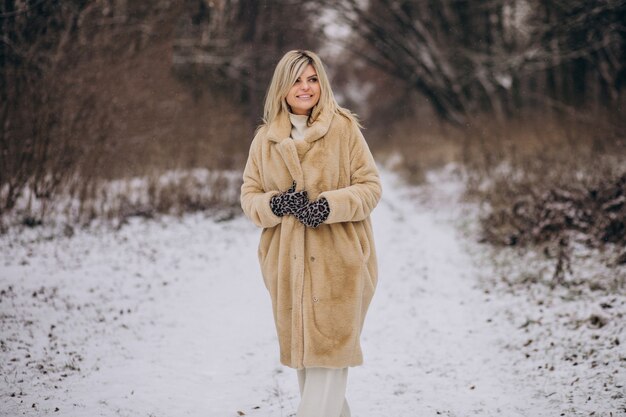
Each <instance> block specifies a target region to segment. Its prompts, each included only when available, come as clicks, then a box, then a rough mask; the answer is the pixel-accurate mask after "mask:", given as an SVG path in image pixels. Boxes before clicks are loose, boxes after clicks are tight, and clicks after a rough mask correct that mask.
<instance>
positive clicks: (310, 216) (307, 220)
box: [295, 197, 330, 228]
mask: <svg viewBox="0 0 626 417" xmlns="http://www.w3.org/2000/svg"><path fill="white" fill-rule="evenodd" d="M329 214H330V206H329V205H328V200H326V199H325V198H324V197H322V198H320V199H319V200H316V201H311V202H310V203H309V204H307V205H306V206H304V207H303V208H302V209H300V210H299V211H298V212H297V213H296V214H295V216H296V218H297V219H298V220H299V221H300V223H302V224H303V225H305V226H307V227H312V228H316V227H318V226H319V225H320V224H322V223H324V222H325V221H326V219H327V218H328V215H329Z"/></svg>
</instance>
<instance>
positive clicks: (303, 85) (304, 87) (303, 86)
mask: <svg viewBox="0 0 626 417" xmlns="http://www.w3.org/2000/svg"><path fill="white" fill-rule="evenodd" d="M300 87H301V88H302V89H303V90H308V89H309V83H308V82H307V81H303V82H302V85H301V86H300Z"/></svg>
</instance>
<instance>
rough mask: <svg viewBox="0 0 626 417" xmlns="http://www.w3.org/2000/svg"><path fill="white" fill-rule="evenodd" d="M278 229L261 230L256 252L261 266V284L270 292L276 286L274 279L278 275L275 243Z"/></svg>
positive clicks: (276, 244)
mask: <svg viewBox="0 0 626 417" xmlns="http://www.w3.org/2000/svg"><path fill="white" fill-rule="evenodd" d="M279 228H280V227H272V228H266V229H263V232H261V240H260V242H259V247H258V250H257V255H258V257H259V264H260V266H261V274H262V275H263V283H264V284H265V288H267V289H268V291H270V292H271V288H272V287H273V286H275V285H276V279H277V278H276V277H277V274H278V265H277V262H278V249H279V246H280V245H279V243H280V242H278V241H277V238H278V236H280V233H278V234H276V232H277V230H278V229H279Z"/></svg>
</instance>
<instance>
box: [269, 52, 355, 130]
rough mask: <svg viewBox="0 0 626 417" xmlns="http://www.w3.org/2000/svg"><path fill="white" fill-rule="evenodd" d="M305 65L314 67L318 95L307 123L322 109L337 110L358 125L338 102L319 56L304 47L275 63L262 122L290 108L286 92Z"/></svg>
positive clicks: (312, 121)
mask: <svg viewBox="0 0 626 417" xmlns="http://www.w3.org/2000/svg"><path fill="white" fill-rule="evenodd" d="M307 65H311V66H312V67H313V68H314V69H315V72H317V78H318V80H319V83H320V99H319V101H318V102H317V104H316V105H315V106H314V107H313V109H312V110H311V114H310V115H309V121H308V123H309V125H311V124H312V123H314V122H315V120H317V117H318V116H319V115H320V113H321V112H322V110H329V111H331V112H338V113H340V114H342V115H344V116H345V117H347V118H348V119H350V120H351V121H353V122H354V123H356V124H357V125H359V122H358V120H357V118H356V115H354V114H353V113H352V112H351V111H350V110H347V109H344V108H343V107H340V106H339V105H338V104H337V101H336V100H335V96H334V94H333V90H332V89H331V88H330V81H328V76H327V75H326V70H325V69H324V65H323V64H322V60H321V59H320V58H319V56H317V54H315V53H314V52H311V51H305V50H293V51H289V52H287V53H286V54H285V55H283V57H282V58H281V59H280V61H278V64H276V69H275V70H274V75H273V77H272V81H271V82H270V86H269V88H268V89H267V94H266V95H265V108H264V110H263V123H264V124H266V125H269V124H270V123H272V122H273V121H274V120H275V119H276V118H277V117H278V116H279V115H280V114H281V113H282V112H285V113H287V112H289V105H288V104H287V100H286V97H287V93H288V92H289V89H290V88H291V87H292V86H293V85H294V84H295V82H296V80H297V79H298V77H300V75H302V73H303V72H304V70H305V68H306V67H307ZM359 126H360V125H359Z"/></svg>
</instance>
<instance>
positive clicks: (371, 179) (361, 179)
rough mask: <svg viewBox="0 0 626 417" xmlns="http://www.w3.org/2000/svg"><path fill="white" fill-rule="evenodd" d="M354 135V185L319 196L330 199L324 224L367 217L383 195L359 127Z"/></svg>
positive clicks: (355, 220)
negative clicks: (328, 210) (328, 211)
mask: <svg viewBox="0 0 626 417" xmlns="http://www.w3.org/2000/svg"><path fill="white" fill-rule="evenodd" d="M351 136H352V137H351V139H352V143H351V147H350V186H348V187H345V188H340V189H338V190H331V191H324V192H322V193H320V194H319V197H318V198H321V197H324V198H326V200H327V201H328V206H329V207H330V214H329V216H328V218H327V219H326V221H325V222H324V223H339V222H357V221H361V220H365V219H366V218H367V217H368V216H369V215H370V213H371V212H372V210H373V209H374V207H376V205H377V204H378V201H379V200H380V197H381V194H382V188H381V185H380V177H379V175H378V169H377V168H376V164H375V162H374V158H373V157H372V153H371V152H370V150H369V147H368V146H367V142H365V138H363V135H362V134H361V131H360V130H359V128H358V127H357V126H354V128H353V134H352V135H351Z"/></svg>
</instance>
